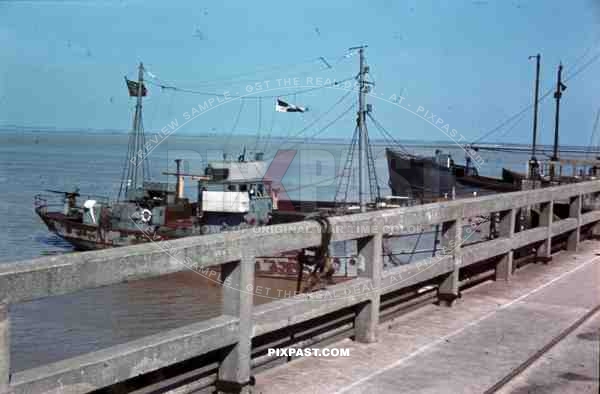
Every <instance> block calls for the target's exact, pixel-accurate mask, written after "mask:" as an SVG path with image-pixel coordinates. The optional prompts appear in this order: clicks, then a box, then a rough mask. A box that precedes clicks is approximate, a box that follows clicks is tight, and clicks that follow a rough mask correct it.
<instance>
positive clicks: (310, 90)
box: [148, 76, 356, 100]
mask: <svg viewBox="0 0 600 394" xmlns="http://www.w3.org/2000/svg"><path fill="white" fill-rule="evenodd" d="M355 78H356V77H355V76H353V77H349V78H345V79H342V80H340V81H333V82H331V83H329V84H324V85H321V86H315V87H313V88H308V89H301V90H297V91H295V92H290V93H285V94H276V95H262V96H253V95H251V94H249V95H246V96H231V95H228V94H225V93H216V92H205V91H202V90H194V89H184V88H179V87H177V86H173V85H164V84H161V83H157V82H154V81H148V83H150V84H151V85H154V86H157V87H159V88H161V89H169V90H172V91H175V92H181V93H189V94H197V95H201V96H214V97H226V98H227V100H229V99H232V98H244V99H253V100H259V99H263V98H277V97H288V96H293V95H297V94H305V93H309V92H313V91H315V90H320V89H325V88H335V87H336V86H338V85H340V84H343V83H344V82H348V81H350V80H352V79H355Z"/></svg>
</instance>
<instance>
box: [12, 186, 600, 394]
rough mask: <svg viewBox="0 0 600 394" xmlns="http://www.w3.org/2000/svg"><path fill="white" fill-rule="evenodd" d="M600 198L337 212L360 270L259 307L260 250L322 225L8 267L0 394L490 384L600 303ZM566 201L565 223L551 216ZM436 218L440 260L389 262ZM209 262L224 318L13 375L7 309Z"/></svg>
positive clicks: (583, 190)
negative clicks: (326, 350) (321, 352)
mask: <svg viewBox="0 0 600 394" xmlns="http://www.w3.org/2000/svg"><path fill="white" fill-rule="evenodd" d="M599 196H600V182H598V181H595V182H582V183H578V184H573V185H567V186H559V187H553V188H547V189H543V190H541V189H539V190H530V191H523V192H514V193H507V194H503V195H496V196H486V197H479V198H473V199H465V200H457V201H448V202H443V203H436V204H427V205H422V206H415V207H407V208H397V209H389V210H384V211H378V212H368V213H364V214H355V215H347V216H341V217H332V218H330V219H329V221H330V225H331V226H330V227H331V228H332V241H342V240H351V239H354V240H357V242H358V245H359V250H360V253H361V255H362V256H363V258H364V261H365V263H366V270H365V271H364V273H363V276H362V277H358V278H356V279H353V280H350V281H347V282H344V283H342V284H338V285H334V286H331V287H329V288H328V289H327V290H326V291H320V292H316V293H311V294H302V295H298V296H295V297H292V298H286V299H280V300H275V301H272V302H270V303H267V304H262V305H253V294H254V293H258V291H259V290H258V288H255V282H254V268H255V256H264V255H274V254H276V253H282V252H285V251H290V250H297V249H301V248H307V247H312V246H316V245H318V244H319V243H320V242H321V239H322V237H321V234H320V231H321V226H320V224H319V223H317V222H316V221H305V222H298V223H291V224H281V225H276V226H269V227H262V228H256V229H249V230H244V231H240V232H231V233H223V234H212V235H206V236H201V237H190V238H184V239H179V240H175V241H168V242H161V243H154V244H144V245H137V246H131V247H125V248H116V249H110V250H103V251H94V252H86V253H74V254H70V255H66V256H51V257H42V258H38V259H34V260H30V261H23V262H16V263H7V264H1V265H0V300H3V303H2V304H0V394H4V393H8V392H11V393H13V392H14V393H44V392H70V393H84V392H90V391H94V390H101V391H104V392H136V393H158V392H165V391H169V390H175V391H176V392H181V393H183V392H214V391H215V389H216V390H219V391H222V392H239V391H250V390H251V391H255V392H265V393H267V392H281V391H290V392H335V391H342V392H344V391H347V392H377V391H378V390H379V391H380V392H399V391H421V392H440V390H441V392H481V391H486V390H487V389H489V388H493V387H494V386H495V385H496V384H498V382H500V381H501V380H502V379H504V378H506V376H509V375H508V374H509V373H510V372H511V371H514V370H515V368H518V367H519V366H522V365H525V364H524V363H526V362H527V360H529V359H530V358H531V356H532V355H534V354H535V353H536V352H538V351H539V349H541V348H544V347H545V346H546V345H547V344H548V343H549V341H550V342H551V341H552V340H553V339H554V338H557V336H560V335H561V333H563V332H565V329H566V328H568V327H570V326H571V325H572V323H573V322H576V321H578V319H580V318H581V317H582V316H585V315H586V314H587V313H588V312H589V311H590V310H593V309H594V307H595V306H596V305H597V304H598V292H597V291H596V292H594V290H593V288H594V287H593V286H594V285H595V284H597V281H598V270H597V268H596V267H597V265H596V261H597V260H596V257H595V256H594V249H595V247H596V244H594V243H592V242H593V241H590V242H584V243H581V242H580V241H581V240H582V239H585V238H588V237H592V236H594V235H596V234H598V233H600V224H599V223H600V210H592V209H590V208H589V207H594V206H596V204H595V203H596V201H597V200H598V197H599ZM559 201H560V202H564V203H565V204H567V206H568V217H567V218H565V219H562V220H555V216H554V204H555V202H559ZM534 206H535V207H536V209H537V210H538V211H539V212H540V219H539V224H538V226H537V227H536V228H532V229H527V230H521V231H517V230H518V229H516V226H515V220H516V217H517V215H518V211H519V210H520V209H524V208H526V207H534ZM586 207H587V209H586ZM483 215H488V216H489V215H491V216H492V217H493V219H494V221H495V223H496V225H495V237H494V238H493V239H491V240H489V241H485V242H479V243H474V244H469V245H467V244H464V245H463V244H462V240H463V234H462V231H463V226H462V223H463V220H465V219H468V218H471V217H479V216H483ZM436 224H439V225H441V228H442V232H443V236H442V238H441V243H442V245H441V246H442V250H444V253H443V254H440V255H439V256H436V257H434V258H431V259H427V260H422V261H419V262H417V263H414V264H409V265H402V266H398V267H394V268H391V269H386V270H384V269H383V267H382V252H383V250H382V238H383V235H384V234H389V233H397V234H398V233H400V232H401V231H402V228H409V227H410V226H414V225H436ZM399 225H402V226H399ZM561 248H562V249H566V250H567V252H562V253H561V254H559V255H558V256H559V257H558V258H555V259H554V261H552V263H550V264H548V265H532V264H529V265H527V266H526V267H523V266H522V265H523V264H524V263H525V262H526V260H521V259H516V257H520V256H525V255H526V254H527V253H528V252H531V251H535V259H533V261H544V262H546V263H547V262H549V261H550V260H551V259H552V254H553V253H556V251H557V249H561ZM598 259H600V257H598ZM529 260H530V261H531V260H532V259H529ZM215 265H219V266H220V274H221V280H223V281H224V283H225V286H223V297H222V299H223V314H222V315H221V316H218V317H215V318H212V319H209V320H206V321H201V322H198V323H194V324H191V325H188V326H184V327H181V328H177V329H173V330H169V331H165V332H161V333H159V334H155V335H151V336H148V337H144V338H141V339H138V340H134V341H131V342H128V343H124V344H120V345H116V346H113V347H110V348H107V349H102V350H99V351H96V352H92V353H88V354H84V355H81V356H76V357H73V358H70V359H67V360H62V361H58V362H55V363H51V364H47V365H43V366H40V367H36V368H32V369H29V370H25V371H19V372H13V371H11V368H10V335H9V334H10V333H9V327H10V324H9V318H10V313H9V306H10V304H14V303H19V302H23V301H28V300H33V299H40V298H45V297H49V296H54V295H59V294H66V293H72V292H75V291H78V290H83V289H88V288H94V287H99V286H106V285H111V284H116V283H121V282H124V281H130V280H136V279H141V278H147V277H156V276H160V275H164V274H167V273H172V272H178V271H183V270H187V269H194V270H197V271H199V272H203V270H207V269H208V267H211V266H215ZM489 279H492V281H488V282H485V283H483V284H481V283H482V282H484V281H486V280H489ZM477 283H479V284H481V286H477V287H473V285H474V284H477ZM574 283H576V284H577V285H576V286H575V285H574ZM423 289H429V290H427V291H422V290H423ZM461 296H462V298H460V297H461ZM434 301H435V302H438V303H440V304H441V305H443V306H434V305H433V304H432V303H433V302H434ZM423 305H426V306H425V307H422V308H419V309H416V307H417V306H423ZM446 306H452V307H451V308H448V307H446ZM410 310H412V312H411V313H408V314H407V313H406V312H407V311H410ZM383 322H386V324H385V325H381V323H383ZM348 338H351V339H352V341H351V340H350V339H348ZM339 341H342V342H339ZM334 342H335V343H336V346H338V347H349V348H351V357H350V358H348V359H345V358H336V359H332V358H314V357H313V358H306V359H297V360H291V361H292V362H288V361H290V360H289V358H288V357H276V356H273V355H268V352H267V350H268V349H269V348H285V347H297V348H299V347H319V346H325V345H327V344H331V343H334ZM271 367H274V368H271ZM269 368H271V369H269ZM573 373H576V372H573ZM577 373H579V372H577ZM568 376H575V375H568ZM577 376H579V375H577ZM586 376H587V375H586Z"/></svg>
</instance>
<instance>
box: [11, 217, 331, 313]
mask: <svg viewBox="0 0 600 394" xmlns="http://www.w3.org/2000/svg"><path fill="white" fill-rule="evenodd" d="M320 231H321V226H320V225H319V224H318V223H317V222H315V221H305V222H298V223H290V224H284V225H275V226H266V227H259V228H256V229H248V230H243V231H239V232H227V233H222V234H211V235H203V236H195V237H187V238H182V239H177V240H173V241H162V242H156V243H154V242H151V243H145V244H141V245H135V246H127V247H122V248H113V249H104V250H98V251H91V252H83V253H72V254H67V255H61V256H49V257H41V258H37V259H33V260H27V261H20V262H13V263H1V264H0V300H2V299H4V300H6V301H7V302H9V303H16V302H22V301H29V300H33V299H37V298H44V297H48V296H54V295H60V294H66V293H71V292H74V291H78V290H82V289H89V288H95V287H100V286H106V285H111V284H115V283H121V282H124V281H131V280H137V279H143V278H148V277H154V276H160V275H164V274H168V273H173V272H179V271H184V270H188V269H192V270H200V269H202V268H204V267H208V266H213V265H220V264H223V263H226V262H230V261H235V260H240V259H241V258H242V257H243V256H244V255H255V256H272V255H276V254H278V253H281V252H285V251H288V250H297V249H302V248H306V247H310V246H316V245H319V244H320V243H321V235H320Z"/></svg>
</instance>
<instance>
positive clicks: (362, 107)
mask: <svg viewBox="0 0 600 394" xmlns="http://www.w3.org/2000/svg"><path fill="white" fill-rule="evenodd" d="M365 48H367V46H366V45H361V46H358V47H352V48H350V49H349V50H350V51H352V50H356V49H358V55H359V68H360V71H359V73H358V112H357V113H356V125H357V127H358V196H359V197H358V199H359V203H360V211H361V212H366V211H367V202H366V199H365V192H364V190H363V189H364V187H365V185H366V180H365V178H366V172H365V164H367V158H366V152H367V141H366V134H367V133H366V128H365V120H366V115H367V109H366V107H367V105H366V95H367V93H368V92H369V86H368V85H369V82H368V81H367V80H366V75H367V73H368V72H369V67H368V66H366V65H365Z"/></svg>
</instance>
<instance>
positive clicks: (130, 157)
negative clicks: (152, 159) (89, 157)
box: [119, 62, 149, 201]
mask: <svg viewBox="0 0 600 394" xmlns="http://www.w3.org/2000/svg"><path fill="white" fill-rule="evenodd" d="M125 79H126V82H127V83H128V82H130V81H127V78H125ZM136 87H137V95H136V105H135V113H134V115H133V125H132V129H131V133H130V134H129V148H128V152H127V163H126V164H125V165H126V168H127V170H126V171H125V172H124V173H123V175H124V177H123V179H122V180H121V189H124V191H125V193H124V197H125V199H126V200H129V201H131V200H135V199H136V198H137V195H136V193H137V190H138V189H141V188H142V187H143V184H144V177H145V175H146V174H145V173H146V171H147V170H149V169H148V168H147V167H148V162H147V160H146V157H145V151H144V145H145V136H144V129H143V124H142V100H143V96H144V93H145V92H144V89H145V88H144V65H143V64H142V63H141V62H140V65H139V67H138V81H137V86H136ZM128 90H130V89H129V86H128ZM130 95H131V94H130ZM120 198H121V191H119V199H120Z"/></svg>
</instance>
